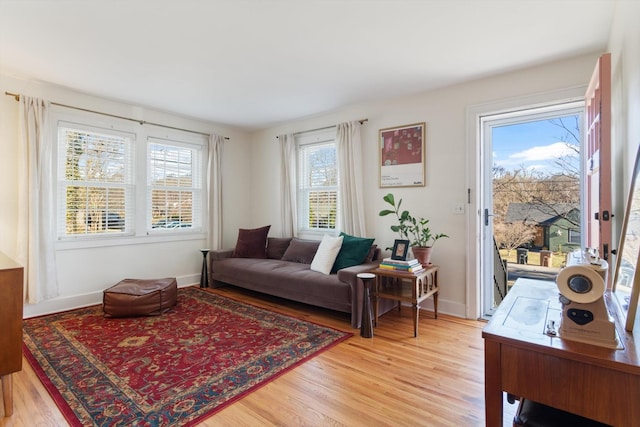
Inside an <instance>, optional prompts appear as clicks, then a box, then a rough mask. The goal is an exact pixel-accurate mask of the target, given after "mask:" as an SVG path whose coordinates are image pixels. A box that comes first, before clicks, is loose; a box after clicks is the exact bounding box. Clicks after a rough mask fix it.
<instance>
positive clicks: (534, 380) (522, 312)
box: [482, 279, 640, 427]
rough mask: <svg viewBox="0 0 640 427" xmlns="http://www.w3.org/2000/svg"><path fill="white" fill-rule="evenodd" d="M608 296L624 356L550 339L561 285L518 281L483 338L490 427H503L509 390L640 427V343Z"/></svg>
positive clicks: (624, 425) (595, 417)
mask: <svg viewBox="0 0 640 427" xmlns="http://www.w3.org/2000/svg"><path fill="white" fill-rule="evenodd" d="M605 297H606V300H607V306H608V307H609V311H610V312H611V314H612V315H613V317H614V318H615V320H616V329H617V331H618V334H619V335H620V338H621V341H622V343H623V345H624V347H625V348H624V349H623V350H612V349H608V348H605V347H599V346H595V345H591V344H584V343H579V342H575V341H569V340H563V339H561V338H558V337H551V336H548V335H545V333H544V328H545V326H546V316H547V314H549V315H550V316H551V317H553V316H555V315H557V316H558V319H559V318H560V315H561V311H560V309H561V305H560V303H559V302H558V290H557V287H556V285H555V283H554V282H548V281H540V280H531V279H518V280H517V281H516V284H515V285H514V286H513V288H512V289H511V291H510V292H509V293H508V294H507V297H506V298H505V299H504V301H502V303H501V304H500V306H499V307H498V309H497V310H496V313H495V314H494V315H493V317H492V319H491V321H490V322H489V323H488V325H487V326H486V327H485V328H484V331H483V332H482V336H483V338H484V348H485V351H484V356H485V361H484V363H485V405H486V410H485V412H486V425H487V426H488V427H502V425H503V424H502V422H503V420H502V417H503V412H502V399H503V391H505V392H508V393H511V394H513V395H515V396H518V397H524V398H526V399H531V400H533V401H536V402H539V403H543V404H545V405H548V406H552V407H555V408H558V409H562V410H564V411H568V412H571V413H574V414H578V415H581V416H583V417H586V418H591V419H593V420H596V421H600V422H603V423H607V424H611V425H613V426H620V427H627V426H637V425H640V360H639V358H638V355H639V350H640V346H639V345H638V342H640V339H638V340H634V338H633V335H631V334H630V333H627V332H626V331H625V330H624V325H623V323H621V322H620V318H619V317H618V313H617V310H614V309H613V307H614V306H613V304H612V302H611V299H610V295H608V294H607V295H605ZM549 308H550V310H549ZM556 309H557V310H558V311H557V312H556Z"/></svg>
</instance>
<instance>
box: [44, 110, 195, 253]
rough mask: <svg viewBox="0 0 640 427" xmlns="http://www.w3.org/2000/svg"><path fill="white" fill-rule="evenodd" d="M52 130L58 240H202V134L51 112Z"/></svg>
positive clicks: (111, 242)
mask: <svg viewBox="0 0 640 427" xmlns="http://www.w3.org/2000/svg"><path fill="white" fill-rule="evenodd" d="M53 126H55V131H56V132H57V135H58V140H57V142H58V145H57V171H56V174H57V177H58V191H57V206H58V210H57V229H58V239H59V240H60V241H66V242H68V243H69V244H71V245H72V246H73V242H79V243H78V244H81V245H92V244H93V243H90V241H91V240H93V241H94V242H100V243H97V244H98V245H111V244H128V243H132V242H133V240H131V238H135V241H136V242H140V241H141V240H140V238H146V237H147V236H156V237H152V238H161V239H183V238H189V237H188V236H189V235H191V236H192V237H191V238H201V237H202V236H201V235H197V234H196V233H202V232H203V231H204V229H203V224H206V219H205V217H204V216H205V215H206V209H205V208H204V206H206V204H205V197H206V195H205V192H204V191H203V188H206V186H205V182H204V173H203V171H204V170H205V167H206V164H205V161H206V157H207V156H206V150H207V137H206V136H205V135H201V134H196V133H193V132H184V131H180V130H175V129H171V130H167V129H164V128H161V127H159V126H148V125H139V124H138V123H129V122H127V121H124V120H107V119H104V118H103V117H101V116H99V115H94V114H89V113H87V114H85V113H82V114H69V113H64V112H56V113H55V116H54V120H53ZM145 142H146V143H145ZM127 238H129V239H130V240H123V239H127ZM83 242H85V243H83Z"/></svg>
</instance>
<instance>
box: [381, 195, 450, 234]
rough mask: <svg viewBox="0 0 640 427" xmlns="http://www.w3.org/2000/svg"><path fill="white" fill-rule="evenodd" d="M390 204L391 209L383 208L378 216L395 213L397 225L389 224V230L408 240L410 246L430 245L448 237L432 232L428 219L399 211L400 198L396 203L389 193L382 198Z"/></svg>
mask: <svg viewBox="0 0 640 427" xmlns="http://www.w3.org/2000/svg"><path fill="white" fill-rule="evenodd" d="M382 199H383V200H384V201H385V202H387V203H388V204H390V205H391V207H392V208H393V209H383V210H381V211H380V213H379V215H380V216H387V215H395V216H396V218H397V219H398V224H397V225H392V226H391V231H393V232H395V233H399V234H400V238H402V239H404V240H409V242H410V244H411V246H417V247H432V246H433V245H434V244H435V242H436V241H437V240H439V239H442V238H443V237H449V236H447V235H446V234H443V233H439V234H437V233H433V232H432V231H431V228H429V220H428V219H425V218H416V217H414V216H412V215H411V214H410V213H409V211H406V210H405V211H402V212H400V206H401V205H402V199H399V200H398V203H397V204H396V201H395V198H394V197H393V194H391V193H389V194H387V195H386V196H384V197H383V198H382Z"/></svg>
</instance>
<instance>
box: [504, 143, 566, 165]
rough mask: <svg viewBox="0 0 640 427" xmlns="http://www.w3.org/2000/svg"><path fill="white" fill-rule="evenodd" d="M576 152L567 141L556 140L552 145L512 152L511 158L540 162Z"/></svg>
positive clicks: (523, 161) (512, 159) (518, 160)
mask: <svg viewBox="0 0 640 427" xmlns="http://www.w3.org/2000/svg"><path fill="white" fill-rule="evenodd" d="M575 154H576V152H575V151H573V150H572V149H571V148H569V147H568V146H567V144H566V143H565V142H554V143H553V144H550V145H545V146H537V147H531V148H529V149H528V150H524V151H520V152H518V153H514V154H511V155H510V156H509V160H510V161H512V162H516V163H517V162H522V163H526V162H539V161H541V160H555V159H557V158H559V157H562V156H570V155H575Z"/></svg>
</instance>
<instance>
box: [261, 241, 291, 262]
mask: <svg viewBox="0 0 640 427" xmlns="http://www.w3.org/2000/svg"><path fill="white" fill-rule="evenodd" d="M289 243H291V237H269V238H268V239H267V258H270V259H282V255H284V252H285V251H286V250H287V248H288V247H289Z"/></svg>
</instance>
